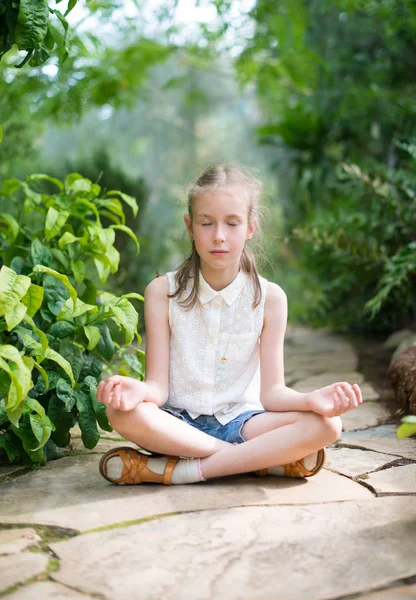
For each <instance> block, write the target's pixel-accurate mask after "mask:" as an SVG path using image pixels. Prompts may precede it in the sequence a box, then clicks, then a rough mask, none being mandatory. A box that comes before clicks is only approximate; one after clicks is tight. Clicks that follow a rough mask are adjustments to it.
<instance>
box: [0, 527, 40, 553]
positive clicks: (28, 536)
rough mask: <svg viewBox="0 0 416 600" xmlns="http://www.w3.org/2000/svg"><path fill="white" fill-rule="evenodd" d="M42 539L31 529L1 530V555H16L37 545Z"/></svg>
mask: <svg viewBox="0 0 416 600" xmlns="http://www.w3.org/2000/svg"><path fill="white" fill-rule="evenodd" d="M40 540H41V538H40V537H39V536H38V534H37V533H36V531H35V530H34V529H32V528H30V527H21V528H16V529H1V530H0V555H3V554H16V552H21V551H22V550H24V549H25V548H27V547H28V546H33V545H36V544H37V542H40Z"/></svg>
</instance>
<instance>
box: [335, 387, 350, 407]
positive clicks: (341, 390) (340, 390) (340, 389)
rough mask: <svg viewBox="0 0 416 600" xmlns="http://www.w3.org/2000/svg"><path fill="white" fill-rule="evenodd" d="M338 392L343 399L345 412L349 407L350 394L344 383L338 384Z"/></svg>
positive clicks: (342, 405)
mask: <svg viewBox="0 0 416 600" xmlns="http://www.w3.org/2000/svg"><path fill="white" fill-rule="evenodd" d="M337 392H338V394H339V397H340V399H341V410H343V411H344V412H345V409H346V408H348V404H349V398H348V395H347V393H346V391H345V385H344V384H342V387H341V385H338V386H337Z"/></svg>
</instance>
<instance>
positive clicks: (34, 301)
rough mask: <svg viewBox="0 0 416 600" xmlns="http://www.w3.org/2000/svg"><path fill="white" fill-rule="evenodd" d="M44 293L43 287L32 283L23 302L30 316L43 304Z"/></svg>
mask: <svg viewBox="0 0 416 600" xmlns="http://www.w3.org/2000/svg"><path fill="white" fill-rule="evenodd" d="M43 294H44V290H43V287H42V286H40V285H35V284H34V283H32V284H31V285H30V287H29V289H28V290H27V292H26V294H25V295H24V296H23V298H22V302H23V304H24V305H25V306H26V307H27V314H28V315H29V317H33V316H34V315H35V314H36V313H37V311H38V310H39V308H40V307H41V306H42V301H43Z"/></svg>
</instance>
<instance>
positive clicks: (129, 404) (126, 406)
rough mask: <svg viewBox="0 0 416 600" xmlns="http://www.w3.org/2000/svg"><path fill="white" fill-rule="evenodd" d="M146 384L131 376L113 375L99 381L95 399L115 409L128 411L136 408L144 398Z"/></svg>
mask: <svg viewBox="0 0 416 600" xmlns="http://www.w3.org/2000/svg"><path fill="white" fill-rule="evenodd" d="M146 393H147V389H146V384H145V383H144V382H143V381H139V380H138V379H133V378H132V377H123V376H122V375H113V376H112V377H109V378H108V379H107V381H100V383H99V384H98V388H97V400H98V402H102V403H103V404H106V405H107V406H111V408H114V409H115V410H122V411H129V410H133V409H134V408H136V406H137V405H138V404H140V402H143V400H144V399H145V398H146Z"/></svg>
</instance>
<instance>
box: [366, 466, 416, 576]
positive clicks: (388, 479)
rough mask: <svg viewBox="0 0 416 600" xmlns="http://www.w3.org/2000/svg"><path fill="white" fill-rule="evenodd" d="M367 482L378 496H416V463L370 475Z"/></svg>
mask: <svg viewBox="0 0 416 600" xmlns="http://www.w3.org/2000/svg"><path fill="white" fill-rule="evenodd" d="M365 482H366V483H368V484H369V485H371V487H372V488H373V489H374V491H375V492H376V493H377V495H378V496H381V495H382V494H415V495H416V462H415V463H412V464H410V465H402V466H397V467H391V468H390V469H383V470H382V471H377V473H370V475H368V477H366V479H365ZM415 567H416V562H415ZM415 571H416V568H415Z"/></svg>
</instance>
